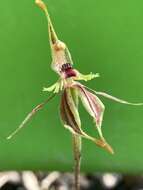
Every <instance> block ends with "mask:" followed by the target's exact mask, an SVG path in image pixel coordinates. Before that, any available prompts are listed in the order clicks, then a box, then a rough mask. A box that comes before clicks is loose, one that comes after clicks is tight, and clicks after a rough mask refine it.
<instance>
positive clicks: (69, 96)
mask: <svg viewBox="0 0 143 190" xmlns="http://www.w3.org/2000/svg"><path fill="white" fill-rule="evenodd" d="M75 90H76V91H77V92H78V89H76V88H72V87H71V88H66V89H65V90H64V91H63V94H62V98H61V104H60V115H61V119H62V121H63V124H64V127H65V128H67V129H68V130H70V132H71V133H73V134H77V135H79V136H81V137H84V138H86V139H89V140H91V141H93V142H94V143H95V144H96V145H98V146H100V147H102V148H104V149H106V150H107V151H108V152H110V153H113V150H112V148H111V146H110V145H109V144H108V143H106V142H105V140H104V139H101V140H99V139H96V138H93V137H91V136H89V135H87V134H86V133H85V132H84V131H83V130H82V129H81V121H80V117H79V113H78V108H77V105H76V101H75V99H77V97H75V95H76V93H73V91H75ZM77 96H78V93H77Z"/></svg>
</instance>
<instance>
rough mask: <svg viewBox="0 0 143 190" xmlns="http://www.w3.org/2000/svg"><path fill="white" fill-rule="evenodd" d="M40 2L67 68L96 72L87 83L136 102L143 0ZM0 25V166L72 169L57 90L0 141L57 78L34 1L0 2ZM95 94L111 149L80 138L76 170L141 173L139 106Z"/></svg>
mask: <svg viewBox="0 0 143 190" xmlns="http://www.w3.org/2000/svg"><path fill="white" fill-rule="evenodd" d="M45 2H46V3H47V4H48V8H49V12H50V15H51V18H52V20H53V23H54V26H55V29H56V31H57V33H58V36H59V38H60V39H61V40H63V41H64V42H66V44H67V45H68V47H69V49H70V51H71V54H72V58H73V61H74V67H75V68H76V69H78V70H80V72H82V73H84V74H87V73H90V72H94V73H96V72H98V73H100V75H101V77H100V78H98V79H96V80H93V81H91V82H89V83H88V84H86V85H88V86H89V87H91V88H93V89H96V90H99V91H105V92H107V93H109V94H112V95H114V96H117V97H120V98H122V99H125V100H128V101H131V102H141V101H143V88H142V82H143V75H142V70H143V63H142V60H143V35H142V34H143V23H142V20H143V11H142V9H143V1H142V0H137V1H132V0H126V1H124V0H120V1H114V0H108V1H106V0H103V1H101V0H90V1H82V0H78V1H76V0H72V1H71V0H59V1H57V0H45ZM0 24H1V28H0V89H1V90H0V92H1V93H0V105H1V109H0V151H1V153H0V170H13V169H14V170H35V171H36V170H48V171H54V170H58V171H64V172H65V171H72V169H73V157H72V143H71V134H70V133H69V132H68V131H67V130H66V129H64V127H63V126H62V124H61V121H60V118H59V110H58V107H59V102H60V96H57V97H56V98H55V99H53V100H52V101H51V102H49V104H48V105H47V106H46V107H45V108H44V109H43V110H42V111H40V112H39V113H38V114H37V116H36V117H34V118H33V120H32V121H31V122H29V124H28V125H27V127H25V128H24V129H23V130H21V132H20V133H19V134H18V135H17V136H15V137H14V138H13V139H12V140H10V141H7V140H6V139H5V138H6V136H8V135H9V134H10V133H11V132H12V131H13V130H14V129H16V128H17V126H18V125H19V124H20V122H21V121H22V120H23V118H24V117H25V116H26V114H27V113H28V112H29V111H31V110H32V108H33V107H34V106H35V105H37V104H39V103H41V102H42V101H43V100H45V99H46V98H47V96H48V94H47V93H44V92H42V88H43V87H47V86H50V85H51V84H52V83H54V82H55V81H56V80H57V79H58V76H57V75H56V74H55V73H54V72H53V71H52V70H51V68H50V64H51V53H50V48H49V42H48V32H47V22H46V19H45V16H44V14H43V12H42V11H41V10H40V9H39V8H37V7H36V5H35V3H34V0H24V1H18V0H15V1H10V0H7V1H1V5H0ZM101 100H102V101H103V103H104V104H105V106H106V111H105V116H104V122H103V133H104V136H105V137H106V139H107V140H108V142H109V143H110V144H111V145H112V146H113V148H114V150H115V155H114V156H112V155H109V154H108V153H106V152H105V151H103V150H101V149H99V148H98V147H96V146H95V145H94V144H93V143H91V142H90V141H87V140H83V150H82V166H81V169H82V171H83V172H105V171H106V172H107V171H108V172H122V173H126V174H134V175H136V174H139V173H142V171H143V150H142V149H143V148H142V147H143V138H142V134H143V127H142V124H143V117H142V115H143V107H133V106H126V105H121V104H118V103H114V102H111V101H110V100H107V99H105V98H101ZM80 115H81V119H82V124H83V127H84V129H85V130H86V131H87V132H88V133H89V134H91V135H92V136H97V132H96V130H95V127H94V125H93V123H92V119H91V118H90V117H89V116H88V114H87V113H86V112H85V110H84V109H83V108H82V106H81V107H80Z"/></svg>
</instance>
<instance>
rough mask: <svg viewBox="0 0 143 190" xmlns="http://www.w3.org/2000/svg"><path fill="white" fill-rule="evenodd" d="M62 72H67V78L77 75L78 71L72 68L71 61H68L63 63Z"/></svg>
mask: <svg viewBox="0 0 143 190" xmlns="http://www.w3.org/2000/svg"><path fill="white" fill-rule="evenodd" d="M61 72H63V73H64V74H65V78H70V77H75V76H76V71H75V70H74V69H73V68H72V65H71V64H70V63H66V64H63V65H62V68H61Z"/></svg>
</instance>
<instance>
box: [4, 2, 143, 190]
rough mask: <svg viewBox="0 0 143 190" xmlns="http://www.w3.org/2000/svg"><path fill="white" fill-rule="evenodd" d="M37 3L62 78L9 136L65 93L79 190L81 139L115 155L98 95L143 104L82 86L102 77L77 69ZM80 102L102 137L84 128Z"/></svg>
mask: <svg viewBox="0 0 143 190" xmlns="http://www.w3.org/2000/svg"><path fill="white" fill-rule="evenodd" d="M36 4H37V5H38V6H39V7H40V8H41V9H42V10H43V11H44V12H45V14H46V18H47V20H48V31H49V41H50V47H51V53H52V64H51V67H52V69H53V70H54V71H55V72H56V73H57V74H58V75H59V80H58V81H57V82H56V83H55V84H53V85H52V86H50V87H47V88H43V91H44V92H52V95H51V96H50V97H49V98H48V99H47V100H46V101H45V102H44V103H41V104H39V105H38V106H36V107H35V108H34V109H33V110H32V112H30V113H29V114H28V116H27V117H26V118H25V120H24V121H23V122H22V123H21V124H20V126H19V127H18V128H17V129H16V130H15V131H14V132H13V133H12V134H11V135H9V136H8V137H7V139H10V138H12V137H13V136H14V135H15V134H16V133H17V132H18V131H19V130H20V129H21V128H23V127H24V126H25V124H26V123H27V121H29V119H30V118H31V117H32V116H33V115H34V114H35V113H36V112H37V111H38V110H40V109H42V108H43V107H44V106H45V105H46V104H47V103H48V102H49V100H51V99H52V98H53V97H54V96H55V95H57V94H61V103H60V116H61V120H62V122H63V125H64V127H65V128H66V129H69V131H70V132H71V133H72V135H73V145H74V158H75V170H76V171H75V180H76V182H75V184H76V189H79V177H78V173H79V169H80V157H81V156H80V152H81V138H82V137H83V138H86V139H89V140H91V141H92V142H94V143H95V144H96V145H97V146H99V147H101V148H104V149H105V150H107V151H108V152H110V153H111V154H113V153H114V151H113V149H112V147H111V146H110V145H109V144H108V143H107V141H106V139H105V138H104V136H103V134H102V129H101V126H102V120H103V114H104V110H105V106H104V104H103V103H102V102H101V100H100V99H99V98H98V97H97V95H101V96H104V97H106V98H109V99H111V100H114V101H116V102H119V103H123V104H130V105H143V103H130V102H127V101H124V100H121V99H119V98H116V97H113V96H111V95H109V94H107V93H104V92H97V91H94V90H92V89H89V88H88V87H86V86H84V85H83V84H81V83H80V82H79V81H89V80H92V79H95V78H97V77H99V74H98V73H96V74H93V73H90V74H87V75H84V74H81V73H80V72H79V71H78V70H76V69H75V68H73V61H72V57H71V54H70V52H69V49H68V47H67V45H66V44H65V43H64V42H62V41H60V40H59V39H58V37H57V34H56V32H55V30H54V27H53V24H52V22H51V19H50V16H49V13H48V9H47V7H46V5H45V4H44V2H43V1H42V0H36ZM79 100H80V102H81V103H82V105H83V106H84V108H85V109H86V111H87V112H88V113H89V115H90V116H91V117H92V118H93V121H94V123H95V126H96V129H97V131H98V134H99V138H95V137H92V136H90V135H88V134H87V133H86V132H85V131H84V130H83V129H82V127H81V126H82V124H81V120H80V115H79V112H78V104H79Z"/></svg>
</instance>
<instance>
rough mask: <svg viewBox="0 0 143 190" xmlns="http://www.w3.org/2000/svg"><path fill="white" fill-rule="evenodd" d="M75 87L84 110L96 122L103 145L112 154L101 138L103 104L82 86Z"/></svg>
mask: <svg viewBox="0 0 143 190" xmlns="http://www.w3.org/2000/svg"><path fill="white" fill-rule="evenodd" d="M76 86H77V87H78V89H79V97H80V99H81V101H82V103H83V105H84V107H85V109H86V110H87V112H88V113H89V114H90V115H91V116H92V118H93V119H94V121H95V122H96V127H97V130H98V133H99V136H100V138H101V140H102V141H103V142H104V143H105V145H106V146H107V147H108V148H109V147H110V150H111V152H112V153H113V150H112V148H111V146H110V145H109V144H108V143H107V142H106V140H105V138H104V137H103V134H102V130H101V126H102V120H103V114H104V109H105V107H104V105H103V103H102V102H101V101H100V99H99V98H98V97H97V96H95V95H94V94H92V93H91V92H89V91H87V90H86V89H85V88H84V87H83V86H82V85H80V84H77V85H76ZM107 147H106V148H107Z"/></svg>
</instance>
